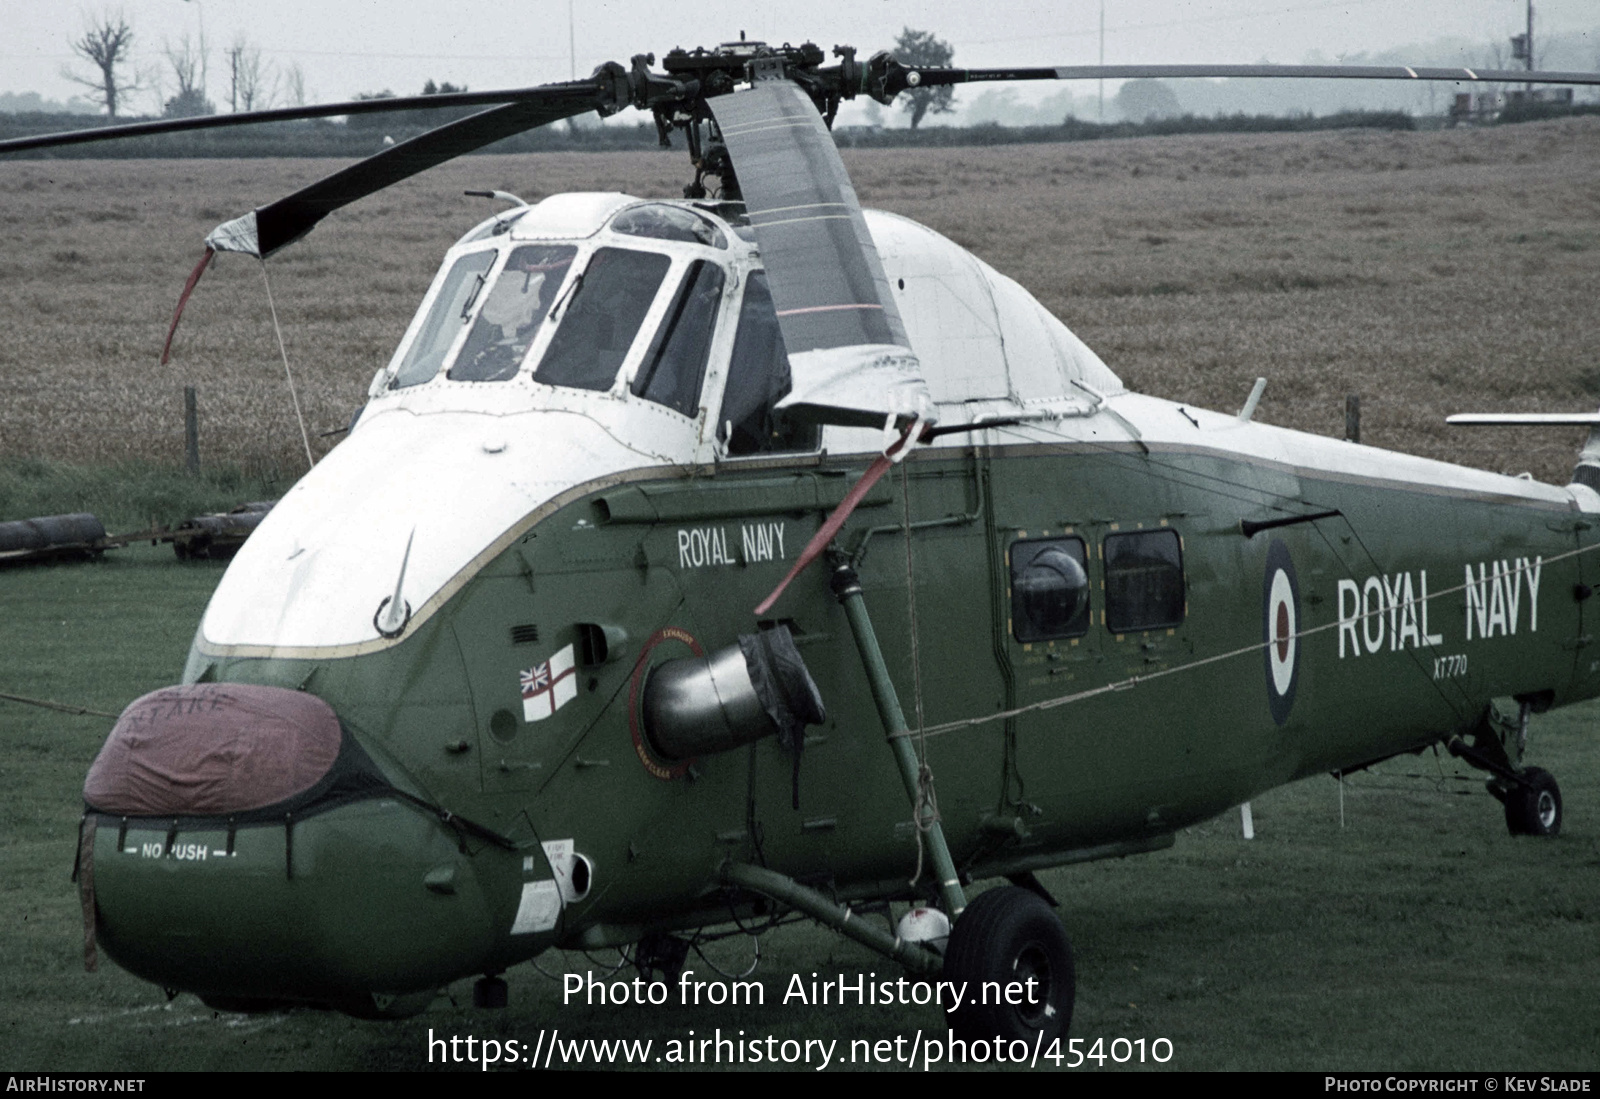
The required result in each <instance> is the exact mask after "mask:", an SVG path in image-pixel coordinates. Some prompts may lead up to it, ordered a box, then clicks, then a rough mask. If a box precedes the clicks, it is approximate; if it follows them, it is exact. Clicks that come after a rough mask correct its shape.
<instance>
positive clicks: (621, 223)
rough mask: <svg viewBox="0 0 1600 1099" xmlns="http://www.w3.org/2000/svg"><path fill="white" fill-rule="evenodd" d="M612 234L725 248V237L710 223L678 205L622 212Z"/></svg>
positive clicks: (655, 205) (652, 205)
mask: <svg viewBox="0 0 1600 1099" xmlns="http://www.w3.org/2000/svg"><path fill="white" fill-rule="evenodd" d="M611 231H612V232H613V233H626V234H627V235H628V236H632V237H652V238H654V239H656V240H678V241H682V242H683V243H685V244H704V245H706V246H708V247H710V248H726V247H727V246H728V237H727V234H725V233H724V232H723V231H722V230H721V229H718V228H717V227H716V226H715V225H713V224H712V223H711V222H709V221H707V220H706V219H705V218H703V217H701V216H700V215H699V214H696V213H694V212H693V211H692V210H685V209H684V208H683V207H681V206H668V205H666V204H665V203H651V204H650V205H648V206H635V207H633V208H632V209H629V210H624V211H622V213H620V214H618V215H617V216H616V217H615V218H613V219H612V221H611Z"/></svg>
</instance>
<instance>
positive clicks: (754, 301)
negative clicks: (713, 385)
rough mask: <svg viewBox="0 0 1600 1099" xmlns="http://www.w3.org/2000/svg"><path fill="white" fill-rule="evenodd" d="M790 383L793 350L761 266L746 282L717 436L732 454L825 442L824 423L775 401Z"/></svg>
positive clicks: (812, 446) (813, 447)
mask: <svg viewBox="0 0 1600 1099" xmlns="http://www.w3.org/2000/svg"><path fill="white" fill-rule="evenodd" d="M789 389H790V380H789V353H788V351H786V350H785V349H784V346H783V333H782V332H780V331H779V330H778V312H777V309H776V308H775V307H774V306H773V304H772V291H771V290H770V289H768V287H767V276H766V272H764V271H756V272H754V273H752V274H751V276H750V278H749V279H748V280H747V281H746V282H745V291H744V303H743V304H742V305H741V306H740V308H739V330H738V332H736V333H735V334H734V337H733V358H732V359H731V361H730V362H729V363H728V383H727V385H726V386H725V387H724V388H723V391H722V411H721V412H720V413H719V414H718V416H717V424H718V428H717V438H718V439H720V440H721V441H722V443H723V446H724V449H725V450H726V453H727V454H728V455H729V456H730V457H736V456H738V455H741V454H763V453H769V452H773V451H786V450H816V449H817V447H818V446H820V445H821V444H822V427H821V425H819V424H804V423H798V422H796V421H795V420H793V419H792V418H790V417H788V416H785V415H784V414H783V413H781V412H779V411H778V410H777V409H776V408H774V407H773V406H774V405H776V404H777V403H778V402H779V401H780V400H782V399H783V398H784V397H785V396H787V395H788V393H789Z"/></svg>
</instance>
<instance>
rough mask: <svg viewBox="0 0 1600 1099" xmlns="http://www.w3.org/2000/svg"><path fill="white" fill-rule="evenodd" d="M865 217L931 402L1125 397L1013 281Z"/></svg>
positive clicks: (1102, 367)
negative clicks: (932, 398)
mask: <svg viewBox="0 0 1600 1099" xmlns="http://www.w3.org/2000/svg"><path fill="white" fill-rule="evenodd" d="M866 217H867V227H868V228H869V229H870V230H871V232H872V239H873V243H875V244H876V245H877V248H878V255H879V256H880V257H881V258H882V260H883V267H884V271H885V273H886V274H887V275H888V276H889V285H890V286H891V287H892V288H893V290H894V294H895V299H896V304H897V305H898V306H899V307H900V316H901V319H902V320H903V321H904V322H905V326H906V335H907V336H909V337H910V338H911V349H912V350H913V351H915V352H916V354H917V358H918V360H920V362H921V363H922V370H923V374H924V375H925V376H926V378H927V380H928V387H929V389H930V390H932V392H933V397H934V401H935V402H936V403H937V404H939V405H941V406H950V405H955V404H960V403H963V402H968V401H1004V402H1007V403H1010V404H1014V405H1017V406H1019V407H1020V408H1023V409H1028V410H1032V409H1036V408H1039V407H1041V406H1049V405H1053V404H1059V403H1063V402H1065V403H1071V404H1074V405H1081V404H1083V403H1084V401H1085V399H1086V398H1087V397H1089V396H1090V395H1101V396H1110V395H1113V394H1116V393H1120V392H1122V391H1123V385H1122V381H1121V379H1119V378H1118V377H1117V376H1116V374H1114V373H1113V372H1112V371H1111V368H1110V367H1108V366H1106V364H1105V363H1103V362H1101V361H1100V357H1099V356H1098V355H1096V354H1095V353H1094V352H1093V351H1091V350H1089V348H1088V346H1086V345H1085V344H1084V342H1083V341H1082V340H1080V339H1078V337H1077V336H1075V335H1073V334H1072V332H1071V330H1069V329H1068V328H1067V326H1066V325H1064V324H1062V323H1061V321H1059V320H1057V319H1056V318H1055V317H1054V316H1052V315H1051V314H1050V313H1049V312H1048V311H1047V310H1046V309H1045V308H1044V306H1042V305H1040V304H1039V303H1038V301H1036V300H1035V299H1034V297H1033V295H1032V294H1030V293H1028V292H1027V291H1026V290H1024V289H1023V288H1022V287H1021V286H1019V285H1018V284H1017V283H1016V282H1015V281H1013V280H1012V279H1009V278H1007V277H1006V276H1004V275H1002V274H1000V272H998V271H996V270H995V269H994V268H993V267H990V266H989V265H988V264H987V263H985V262H983V261H982V260H981V259H979V258H978V257H977V256H974V255H973V254H972V253H971V252H968V251H967V250H966V249H965V248H962V247H961V246H960V245H959V244H956V243H955V242H954V241H952V240H950V239H948V238H947V237H943V236H940V235H939V234H938V233H935V232H934V231H933V230H932V229H929V228H928V227H927V226H925V225H919V224H918V223H917V222H914V221H912V220H911V219H910V218H904V217H900V216H899V215H897V214H888V213H884V212H883V211H881V210H867V211H866ZM1085 390H1088V392H1085ZM941 418H942V419H950V420H953V421H955V422H959V421H960V420H961V419H964V417H959V416H956V417H951V416H948V415H947V416H944V417H941Z"/></svg>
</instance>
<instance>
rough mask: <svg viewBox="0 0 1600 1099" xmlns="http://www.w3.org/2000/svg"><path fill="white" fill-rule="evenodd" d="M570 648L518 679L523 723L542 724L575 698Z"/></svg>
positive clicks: (527, 671)
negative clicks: (535, 722) (520, 690)
mask: <svg viewBox="0 0 1600 1099" xmlns="http://www.w3.org/2000/svg"><path fill="white" fill-rule="evenodd" d="M574 670H575V669H574V662H573V659H572V646H571V645H568V646H567V647H566V648H564V649H561V650H560V651H558V652H556V653H554V654H553V655H552V656H551V657H550V659H549V660H546V661H545V662H544V663H543V664H536V665H534V666H533V667H532V668H529V669H527V670H526V671H524V672H522V673H521V674H520V675H519V676H518V682H519V685H520V686H521V688H522V719H523V720H524V721H543V720H544V719H545V718H547V717H549V716H550V715H552V714H554V713H555V712H556V711H557V710H559V709H561V707H563V706H565V705H566V704H567V703H569V702H571V701H572V700H573V699H574V698H577V697H578V680H577V676H576V675H575V674H574Z"/></svg>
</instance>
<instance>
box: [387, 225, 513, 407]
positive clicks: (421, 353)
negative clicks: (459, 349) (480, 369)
mask: <svg viewBox="0 0 1600 1099" xmlns="http://www.w3.org/2000/svg"><path fill="white" fill-rule="evenodd" d="M498 256H499V253H498V252H496V251H495V250H494V249H492V248H490V249H485V250H484V251H482V252H471V253H468V254H467V255H465V256H462V257H461V258H460V259H458V260H456V261H455V263H454V264H452V265H451V267H450V270H449V272H448V273H447V274H446V275H445V277H444V282H443V284H442V285H441V286H440V287H439V294H438V296H437V297H435V298H434V299H433V307H432V308H431V309H429V310H428V316H427V317H426V318H425V319H424V320H423V322H422V328H421V329H420V330H419V331H418V332H417V338H416V339H414V340H412V341H411V348H410V349H409V350H408V351H407V352H406V357H405V358H404V359H402V360H401V362H400V367H399V369H398V370H396V371H395V372H394V381H392V382H390V383H389V385H390V387H391V388H393V389H400V388H402V387H404V386H408V385H421V384H422V383H423V382H427V381H432V380H433V377H434V375H435V374H437V373H439V367H440V366H442V365H443V364H444V357H445V353H446V352H448V351H449V350H450V345H451V344H453V343H455V341H456V336H457V335H459V334H460V332H461V329H462V327H463V326H465V325H466V323H467V319H468V318H469V317H471V316H472V306H473V304H474V303H475V302H476V301H477V299H478V295H479V293H481V292H482V290H483V284H484V282H485V281H486V280H487V279H488V276H489V268H490V267H492V266H493V265H494V261H495V259H496V257H498Z"/></svg>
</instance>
